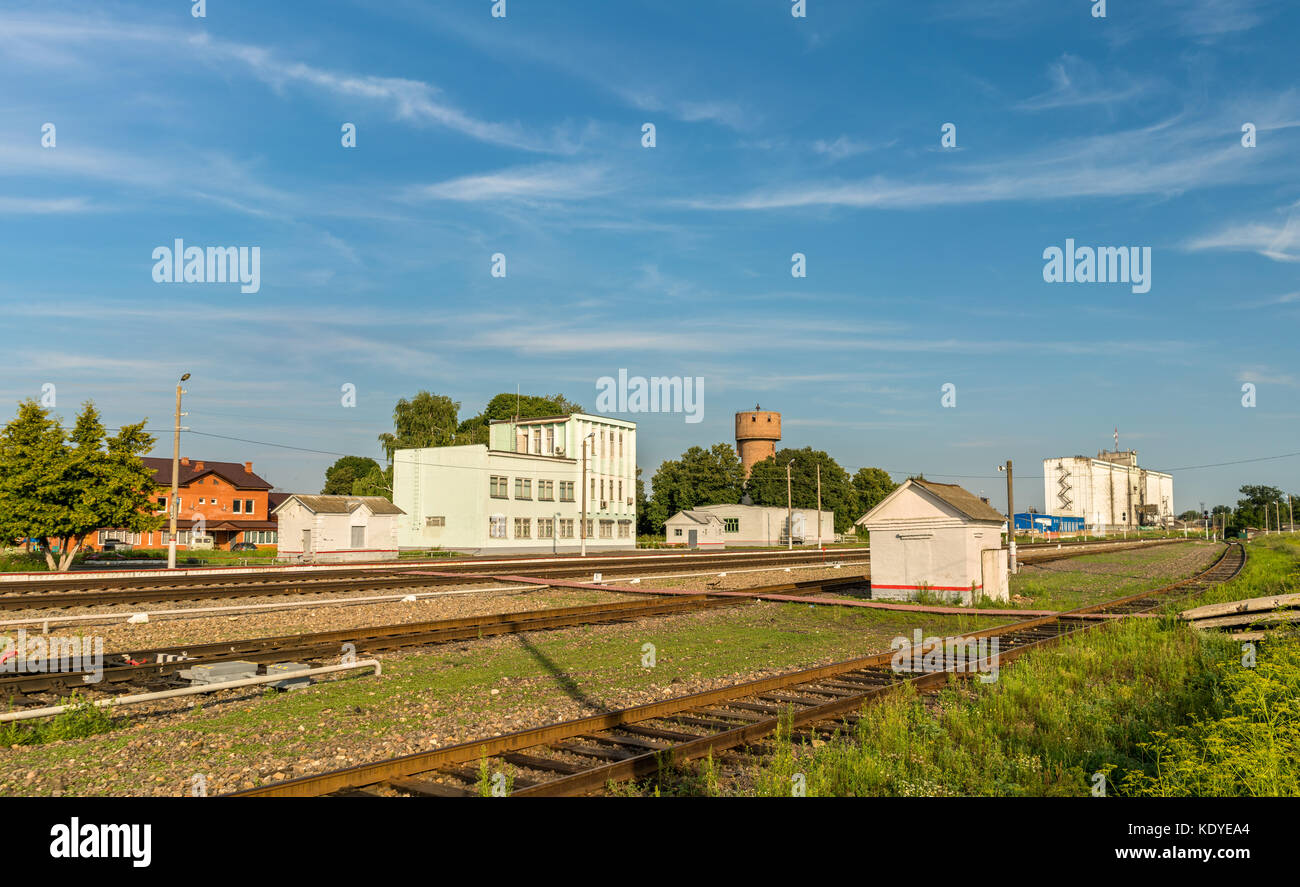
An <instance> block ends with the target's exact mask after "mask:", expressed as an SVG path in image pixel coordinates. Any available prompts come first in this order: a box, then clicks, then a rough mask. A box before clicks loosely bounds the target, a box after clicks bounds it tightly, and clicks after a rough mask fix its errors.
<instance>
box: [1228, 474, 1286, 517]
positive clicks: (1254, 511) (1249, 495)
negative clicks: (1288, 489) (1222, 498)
mask: <svg viewBox="0 0 1300 887" xmlns="http://www.w3.org/2000/svg"><path fill="white" fill-rule="evenodd" d="M1238 492H1239V493H1241V498H1240V499H1238V500H1237V513H1236V515H1235V521H1234V523H1235V524H1236V525H1237V526H1250V527H1263V526H1264V521H1265V518H1264V509H1265V508H1267V509H1269V512H1268V518H1267V520H1268V524H1269V526H1272V525H1273V522H1274V516H1273V503H1275V502H1278V501H1281V502H1283V503H1285V502H1286V493H1283V492H1282V491H1281V490H1279V489H1278V488H1277V487H1269V486H1265V485H1263V484H1246V485H1244V486H1243V487H1241V489H1240V490H1238Z"/></svg>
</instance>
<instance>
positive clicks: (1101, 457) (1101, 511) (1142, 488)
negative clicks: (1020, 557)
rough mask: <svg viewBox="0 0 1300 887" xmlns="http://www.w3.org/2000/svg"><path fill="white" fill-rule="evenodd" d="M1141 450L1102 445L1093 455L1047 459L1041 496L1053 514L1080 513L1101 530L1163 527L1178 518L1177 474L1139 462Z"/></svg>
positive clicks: (1089, 524)
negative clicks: (1145, 466)
mask: <svg viewBox="0 0 1300 887" xmlns="http://www.w3.org/2000/svg"><path fill="white" fill-rule="evenodd" d="M1137 456H1138V454H1137V450H1103V451H1101V452H1100V453H1098V454H1097V457H1096V458H1095V459H1090V458H1088V457H1087V456H1064V457H1058V458H1055V459H1044V460H1043V500H1044V502H1045V503H1046V505H1047V510H1048V511H1049V512H1051V513H1053V514H1058V515H1062V516H1071V517H1081V518H1083V520H1084V522H1085V523H1086V524H1087V526H1088V527H1089V528H1092V529H1095V530H1097V531H1099V532H1106V531H1107V530H1127V529H1135V528H1137V527H1165V526H1168V525H1169V522H1170V521H1172V520H1173V519H1174V515H1175V514H1176V512H1175V511H1174V478H1173V475H1171V474H1166V473H1165V472H1162V471H1149V470H1147V469H1145V468H1141V467H1139V466H1138V460H1137Z"/></svg>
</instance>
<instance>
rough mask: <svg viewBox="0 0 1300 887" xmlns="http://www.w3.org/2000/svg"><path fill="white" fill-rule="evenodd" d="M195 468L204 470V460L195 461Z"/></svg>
mask: <svg viewBox="0 0 1300 887" xmlns="http://www.w3.org/2000/svg"><path fill="white" fill-rule="evenodd" d="M194 470H195V471H202V470H203V463H202V462H195V463H194Z"/></svg>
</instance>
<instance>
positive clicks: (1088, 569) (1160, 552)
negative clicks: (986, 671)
mask: <svg viewBox="0 0 1300 887" xmlns="http://www.w3.org/2000/svg"><path fill="white" fill-rule="evenodd" d="M1197 547H1198V546H1197V543H1195V542H1188V543H1186V544H1185V545H1177V544H1175V545H1162V546H1159V547H1157V548H1147V549H1127V550H1124V551H1113V552H1106V553H1102V554H1086V555H1080V556H1079V557H1074V558H1070V559H1069V560H1066V561H1052V562H1050V563H1048V564H1044V565H1043V568H1040V569H1036V568H1033V567H1029V568H1027V569H1024V570H1022V572H1020V573H1017V574H1016V575H1014V576H1012V577H1011V579H1010V583H1009V585H1010V591H1011V597H1012V601H1011V603H1010V604H1009V605H1008V604H1000V605H999V606H1011V607H1017V608H1023V609H1032V610H1073V609H1075V608H1077V607H1083V606H1087V605H1089V604H1095V603H1099V602H1100V601H1104V600H1109V599H1111V598H1117V597H1122V596H1124V595H1129V594H1137V593H1138V592H1140V591H1147V590H1148V589H1151V588H1158V587H1160V586H1162V585H1168V584H1169V583H1170V582H1173V581H1176V580H1178V579H1183V578H1186V577H1187V576H1190V575H1193V574H1194V573H1196V572H1199V569H1192V568H1185V569H1183V570H1181V571H1179V572H1177V573H1175V571H1172V570H1166V569H1163V568H1162V564H1164V563H1166V562H1168V561H1171V560H1173V559H1175V558H1181V557H1183V556H1184V555H1186V554H1187V552H1188V551H1194V550H1196V548H1197ZM1204 550H1205V551H1206V560H1205V561H1204V563H1203V566H1202V567H1201V568H1200V569H1204V568H1205V567H1208V566H1209V564H1210V563H1211V560H1212V553H1211V551H1210V549H1209V548H1208V547H1206V548H1204ZM1216 551H1217V550H1216ZM1143 574H1148V575H1143Z"/></svg>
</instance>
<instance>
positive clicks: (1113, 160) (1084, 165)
mask: <svg viewBox="0 0 1300 887" xmlns="http://www.w3.org/2000/svg"><path fill="white" fill-rule="evenodd" d="M1238 126H1239V124H1234V123H1232V122H1231V121H1230V120H1229V119H1228V118H1227V116H1226V115H1221V116H1217V117H1216V118H1215V119H1212V120H1200V121H1198V122H1194V123H1193V122H1189V121H1188V120H1187V119H1186V118H1185V117H1183V116H1181V115H1180V116H1178V117H1173V118H1169V119H1165V120H1161V121H1159V122H1157V123H1154V124H1152V125H1149V126H1145V127H1140V128H1135V129H1127V130H1121V131H1116V132H1110V133H1102V134H1099V135H1094V136H1089V137H1085V138H1075V139H1070V140H1062V141H1058V142H1056V143H1054V144H1052V145H1049V146H1046V147H1043V148H1038V149H1034V150H1030V151H1024V152H1011V153H1008V154H1005V155H1004V156H1003V159H1001V160H998V161H994V162H985V163H975V162H969V163H967V164H965V165H962V166H954V167H951V168H947V169H945V170H942V171H939V172H931V173H929V174H927V175H918V176H914V177H909V178H906V179H904V178H899V177H895V176H888V175H877V176H872V177H870V178H866V179H820V180H807V181H804V182H800V183H797V184H791V185H779V186H775V187H773V186H762V187H758V188H755V189H752V190H750V191H746V192H742V193H739V194H722V195H714V196H704V197H695V198H687V199H682V200H678V201H675V203H676V205H680V206H685V207H689V208H693V209H704V210H774V209H796V208H801V207H818V206H832V207H833V206H840V207H851V208H879V209H908V208H925V207H935V206H949V205H963V204H977V203H993V202H1001V201H1043V200H1058V199H1066V198H1079V197H1122V196H1134V195H1161V196H1168V195H1175V194H1180V193H1183V192H1186V191H1188V190H1192V189H1196V188H1203V187H1221V186H1224V185H1229V184H1239V183H1246V182H1255V181H1269V180H1286V179H1289V178H1290V175H1291V169H1292V167H1291V166H1290V165H1289V164H1286V163H1284V162H1281V161H1280V160H1279V162H1277V163H1262V162H1259V161H1262V160H1264V159H1265V154H1264V153H1258V154H1256V155H1254V156H1251V155H1247V154H1245V153H1243V152H1245V151H1248V150H1249V151H1253V152H1264V151H1265V150H1266V147H1265V146H1264V145H1261V146H1260V147H1259V148H1254V149H1244V148H1242V147H1241V145H1240V143H1239V141H1238V138H1237V135H1235V133H1236V132H1237V127H1238ZM1267 151H1268V154H1267V156H1268V157H1270V158H1274V159H1277V158H1280V156H1281V153H1280V150H1279V148H1278V147H1277V146H1276V145H1275V146H1273V147H1270V148H1268V149H1267ZM1251 161H1254V162H1251Z"/></svg>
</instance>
